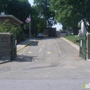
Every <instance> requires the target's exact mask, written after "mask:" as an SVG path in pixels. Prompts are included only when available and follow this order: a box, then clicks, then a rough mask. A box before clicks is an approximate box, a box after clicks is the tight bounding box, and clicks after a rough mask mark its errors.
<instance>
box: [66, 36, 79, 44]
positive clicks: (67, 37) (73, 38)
mask: <svg viewBox="0 0 90 90" xmlns="http://www.w3.org/2000/svg"><path fill="white" fill-rule="evenodd" d="M65 38H66V39H68V40H69V41H71V42H73V43H75V44H77V45H78V46H79V37H77V36H76V39H75V36H74V35H70V36H65Z"/></svg>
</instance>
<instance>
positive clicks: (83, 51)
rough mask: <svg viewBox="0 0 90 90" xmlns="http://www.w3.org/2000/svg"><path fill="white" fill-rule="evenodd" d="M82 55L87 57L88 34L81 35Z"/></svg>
mask: <svg viewBox="0 0 90 90" xmlns="http://www.w3.org/2000/svg"><path fill="white" fill-rule="evenodd" d="M80 56H81V57H82V58H84V59H86V34H84V35H81V36H80Z"/></svg>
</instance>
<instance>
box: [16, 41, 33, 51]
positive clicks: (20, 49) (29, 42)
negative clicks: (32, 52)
mask: <svg viewBox="0 0 90 90" xmlns="http://www.w3.org/2000/svg"><path fill="white" fill-rule="evenodd" d="M31 43H33V41H31V42H29V43H28V44H26V45H24V46H22V47H21V48H20V49H18V50H17V52H19V51H20V50H22V49H23V48H25V47H26V46H28V45H29V44H31Z"/></svg>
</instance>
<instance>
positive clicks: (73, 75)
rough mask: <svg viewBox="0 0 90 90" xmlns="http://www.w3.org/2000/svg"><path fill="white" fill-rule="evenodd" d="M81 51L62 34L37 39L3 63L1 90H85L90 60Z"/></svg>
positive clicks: (89, 77) (0, 77)
mask: <svg viewBox="0 0 90 90" xmlns="http://www.w3.org/2000/svg"><path fill="white" fill-rule="evenodd" d="M78 52H79V51H78V50H77V49H75V48H74V47H73V46H72V45H71V44H69V43H67V42H66V41H64V40H63V39H62V38H45V39H36V41H34V42H33V43H32V44H31V45H28V46H27V47H26V48H24V49H22V50H21V51H19V52H18V57H17V59H16V60H14V61H12V62H9V63H6V64H2V65H0V80H1V81H0V85H1V86H0V87H1V89H0V90H50V89H51V90H67V89H68V90H83V89H82V85H83V83H84V82H86V83H90V62H87V61H85V60H84V59H82V58H80V57H78V55H79V53H78ZM21 83H22V84H21ZM3 84H5V87H4V86H3ZM18 85H20V86H18ZM2 86H3V87H2ZM17 86H18V87H17ZM7 88H8V89H7Z"/></svg>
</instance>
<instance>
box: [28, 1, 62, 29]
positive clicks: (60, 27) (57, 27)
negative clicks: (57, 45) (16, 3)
mask: <svg viewBox="0 0 90 90" xmlns="http://www.w3.org/2000/svg"><path fill="white" fill-rule="evenodd" d="M28 1H29V3H30V4H31V6H32V5H33V1H34V0H28ZM52 27H54V28H56V29H57V30H60V29H62V25H61V24H59V23H57V24H56V25H54V26H52Z"/></svg>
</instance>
